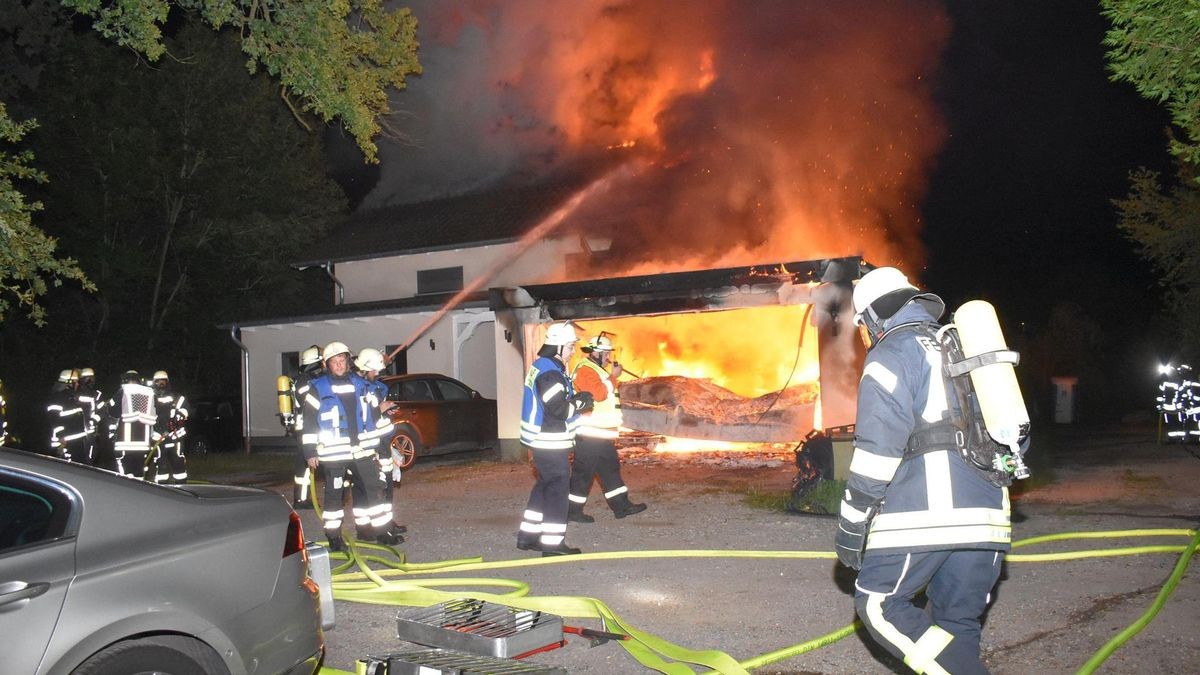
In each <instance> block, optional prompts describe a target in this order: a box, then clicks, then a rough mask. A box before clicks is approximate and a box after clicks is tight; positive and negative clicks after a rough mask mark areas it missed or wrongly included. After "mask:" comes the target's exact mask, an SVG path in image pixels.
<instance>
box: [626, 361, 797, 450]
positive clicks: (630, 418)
mask: <svg viewBox="0 0 1200 675" xmlns="http://www.w3.org/2000/svg"><path fill="white" fill-rule="evenodd" d="M819 393H820V391H819V387H818V385H817V384H816V383H815V382H805V383H802V384H799V385H796V386H792V387H788V388H786V389H784V390H783V391H781V392H775V393H770V394H764V395H762V396H758V397H754V398H746V397H743V396H739V395H738V394H735V393H734V392H732V391H730V390H728V389H725V388H724V387H720V386H718V385H716V384H713V382H712V381H710V380H707V379H695V378H690V377H679V376H665V377H647V378H643V379H640V380H635V381H632V382H627V383H623V384H622V385H621V411H622V415H623V416H624V419H625V426H626V427H629V428H631V429H636V430H638V431H643V432H649V433H655V434H662V435H666V436H682V437H685V438H700V439H709V440H716V441H735V442H738V441H740V442H758V443H774V442H787V441H795V440H797V439H800V438H803V437H804V435H805V434H807V433H808V431H809V430H811V429H812V428H813V414H814V410H815V407H816V401H817V397H818V394H819Z"/></svg>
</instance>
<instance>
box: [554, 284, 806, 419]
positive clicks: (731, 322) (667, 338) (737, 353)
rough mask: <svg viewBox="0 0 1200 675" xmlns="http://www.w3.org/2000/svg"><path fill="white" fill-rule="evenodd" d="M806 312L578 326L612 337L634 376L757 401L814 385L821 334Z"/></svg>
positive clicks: (778, 310)
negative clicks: (664, 378)
mask: <svg viewBox="0 0 1200 675" xmlns="http://www.w3.org/2000/svg"><path fill="white" fill-rule="evenodd" d="M804 310H805V307H804V306H802V305H793V306H782V307H781V306H769V307H755V308H748V309H736V310H725V311H713V312H693V313H687V314H663V315H658V316H634V317H623V318H616V319H596V320H589V321H579V322H577V323H578V324H579V326H580V327H581V328H582V329H583V331H584V333H585V334H586V335H588V336H593V335H599V334H600V331H605V332H607V333H609V334H610V335H612V336H613V343H614V346H615V347H616V350H615V352H614V357H615V358H616V360H617V362H619V363H621V364H622V367H624V368H626V369H627V370H628V371H630V373H631V374H636V376H640V377H650V376H657V375H679V376H683V377H692V378H706V379H709V380H711V381H712V382H713V383H715V384H717V385H720V386H722V387H724V388H726V389H729V390H730V391H733V392H734V393H736V394H739V395H741V396H745V397H756V396H762V395H763V394H767V393H770V392H774V391H778V390H779V389H780V388H782V387H784V386H785V385H787V386H797V385H801V384H811V385H814V386H815V384H816V382H817V379H818V375H819V372H820V365H819V361H818V353H817V333H816V329H815V328H814V327H813V326H811V325H810V326H807V327H806V326H805V325H804V314H805V312H804ZM802 337H803V340H801V338H802Z"/></svg>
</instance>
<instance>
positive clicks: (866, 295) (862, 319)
mask: <svg viewBox="0 0 1200 675" xmlns="http://www.w3.org/2000/svg"><path fill="white" fill-rule="evenodd" d="M914 299H915V300H917V301H918V302H920V303H921V304H922V305H923V306H924V307H925V309H926V310H928V311H929V313H930V314H932V315H933V318H935V319H937V318H940V317H941V316H942V313H944V312H945V311H946V303H945V302H943V301H942V299H941V298H939V297H938V296H936V295H934V294H932V293H921V292H920V291H918V290H917V287H916V286H913V285H912V284H911V283H909V281H908V277H906V276H904V273H903V272H901V271H900V270H898V269H896V268H895V267H877V268H875V269H873V270H871V271H870V272H867V273H866V274H865V275H863V278H861V279H859V280H858V283H857V284H856V285H855V286H854V295H853V296H852V300H853V303H854V323H855V324H856V325H859V326H861V325H864V324H866V325H867V327H868V328H870V329H871V330H872V332H876V331H879V330H881V329H882V327H883V322H884V321H886V320H887V319H890V318H892V316H893V315H895V313H896V312H898V311H900V308H901V307H903V306H904V305H905V304H907V303H908V302H909V301H910V300H914Z"/></svg>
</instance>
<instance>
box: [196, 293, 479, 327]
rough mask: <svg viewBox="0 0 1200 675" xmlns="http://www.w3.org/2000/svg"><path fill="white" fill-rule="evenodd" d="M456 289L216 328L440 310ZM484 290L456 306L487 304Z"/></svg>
mask: <svg viewBox="0 0 1200 675" xmlns="http://www.w3.org/2000/svg"><path fill="white" fill-rule="evenodd" d="M455 295H457V293H430V294H428V295H418V296H415V297H412V298H401V299H399V300H378V301H374V302H355V303H352V304H346V305H334V306H332V307H330V308H329V309H328V311H325V312H322V313H320V314H303V315H293V316H277V317H269V318H264V319H252V320H249V321H237V322H229V323H223V324H220V325H218V326H217V327H218V328H223V329H229V328H232V327H234V326H236V327H238V328H253V327H255V326H277V325H279V324H287V323H306V322H310V321H328V320H330V319H354V318H359V317H367V316H386V315H388V314H412V313H415V312H429V311H435V310H439V309H441V308H442V307H444V306H445V305H446V303H447V302H449V301H450V300H451V299H452V298H453V297H454V296H455ZM487 306H488V294H487V291H479V292H477V293H470V294H468V295H467V296H466V297H465V298H463V301H462V302H460V303H459V304H458V305H457V306H456V308H461V309H474V308H485V309H486V308H487Z"/></svg>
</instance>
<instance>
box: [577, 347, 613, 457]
mask: <svg viewBox="0 0 1200 675" xmlns="http://www.w3.org/2000/svg"><path fill="white" fill-rule="evenodd" d="M573 378H574V382H573V384H574V386H575V390H576V391H586V392H589V393H590V394H591V395H592V397H593V399H594V400H595V406H594V407H593V408H592V409H591V410H590V411H588V412H585V413H582V414H581V415H580V417H579V428H578V430H577V433H578V434H579V435H580V436H588V437H591V438H610V439H611V438H616V437H617V435H618V434H619V432H620V428H621V406H620V398H618V397H617V387H616V383H615V382H613V379H612V375H609V374H608V372H607V371H605V370H604V368H602V367H601V366H600V364H598V363H596V362H595V361H593V360H591V359H588V358H585V359H583V360H582V361H580V362H579V363H578V364H576V366H575V373H574V375H573Z"/></svg>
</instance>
